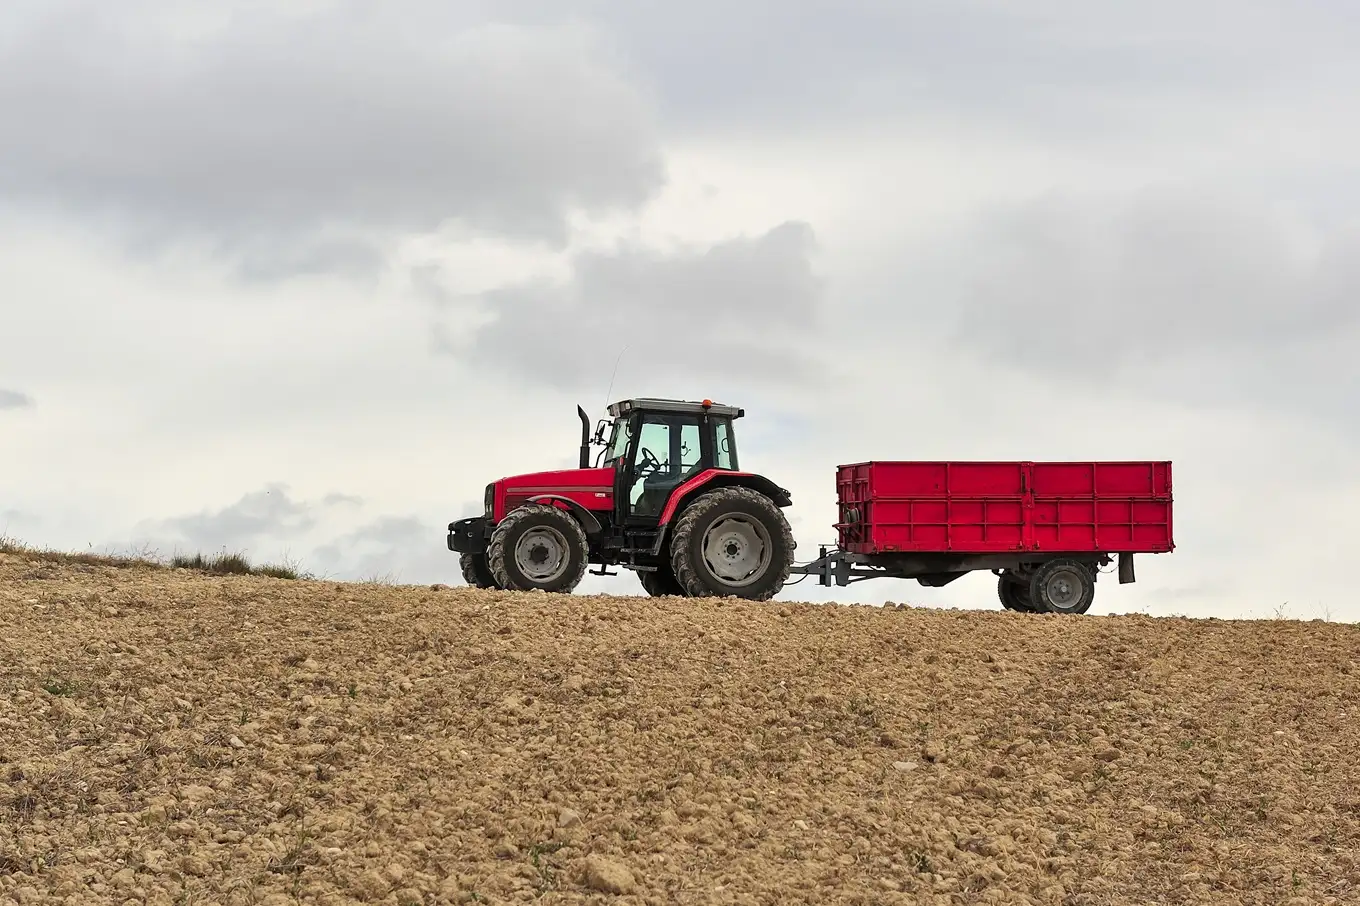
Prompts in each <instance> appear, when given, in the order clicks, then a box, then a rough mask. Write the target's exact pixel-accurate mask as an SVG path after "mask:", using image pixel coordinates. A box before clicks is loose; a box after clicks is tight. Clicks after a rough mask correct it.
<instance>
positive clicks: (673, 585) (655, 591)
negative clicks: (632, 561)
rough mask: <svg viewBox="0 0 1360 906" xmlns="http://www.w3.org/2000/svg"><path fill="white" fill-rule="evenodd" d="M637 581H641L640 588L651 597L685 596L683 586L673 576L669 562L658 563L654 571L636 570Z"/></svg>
mask: <svg viewBox="0 0 1360 906" xmlns="http://www.w3.org/2000/svg"><path fill="white" fill-rule="evenodd" d="M638 581H639V582H641V583H642V590H643V591H645V592H647V594H649V595H651V596H652V597H653V598H664V597H668V596H669V597H676V598H683V597H685V588H684V586H682V585H681V584H680V580H679V579H677V578H675V572H674V571H673V570H672V569H671V565H670V564H669V563H665V562H663V563H661V564H659V565H658V566H657V568H656V571H655V572H651V571H647V572H644V571H642V570H638Z"/></svg>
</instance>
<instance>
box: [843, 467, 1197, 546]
mask: <svg viewBox="0 0 1360 906" xmlns="http://www.w3.org/2000/svg"><path fill="white" fill-rule="evenodd" d="M836 485H837V497H838V500H839V506H840V517H839V521H838V523H837V530H838V532H839V535H840V546H841V549H842V550H846V551H850V552H853V553H859V554H876V553H890V552H906V551H913V552H933V553H959V554H968V553H979V554H980V553H1002V552H1011V551H1035V552H1064V553H1085V552H1108V553H1118V552H1122V551H1127V552H1137V553H1161V552H1166V551H1170V550H1172V549H1173V548H1174V543H1173V540H1172V531H1171V528H1172V519H1171V509H1172V499H1171V463H1169V462H1162V461H1136V462H924V461H874V462H863V463H853V464H850V465H843V466H841V467H840V468H839V469H838V470H837V477H836Z"/></svg>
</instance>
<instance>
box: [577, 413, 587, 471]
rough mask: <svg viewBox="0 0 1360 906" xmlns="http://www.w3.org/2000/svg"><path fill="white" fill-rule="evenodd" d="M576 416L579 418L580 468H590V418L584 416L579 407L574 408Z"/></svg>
mask: <svg viewBox="0 0 1360 906" xmlns="http://www.w3.org/2000/svg"><path fill="white" fill-rule="evenodd" d="M576 414H577V415H579V416H581V468H583V469H589V468H590V416H589V415H586V410H584V409H582V408H581V407H580V406H577V407H576Z"/></svg>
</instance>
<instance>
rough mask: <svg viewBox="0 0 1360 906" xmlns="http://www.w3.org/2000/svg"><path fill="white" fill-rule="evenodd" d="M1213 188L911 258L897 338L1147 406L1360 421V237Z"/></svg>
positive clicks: (1059, 209)
mask: <svg viewBox="0 0 1360 906" xmlns="http://www.w3.org/2000/svg"><path fill="white" fill-rule="evenodd" d="M1281 210H1282V209H1281V208H1280V207H1279V206H1277V205H1276V204H1274V203H1273V200H1271V199H1261V198H1253V197H1250V196H1247V195H1241V194H1234V193H1226V192H1224V193H1219V192H1216V191H1209V190H1207V189H1204V188H1197V189H1189V188H1183V187H1174V188H1166V189H1163V190H1159V191H1156V192H1152V191H1147V192H1141V193H1133V194H1128V195H1112V196H1104V197H1096V196H1091V195H1081V194H1061V195H1058V194H1054V195H1048V196H1044V197H1041V198H1036V199H1034V200H1031V201H1028V202H1025V203H1022V204H1018V205H1016V206H1013V207H1010V208H1008V209H1004V210H999V209H989V210H987V211H985V212H983V213H981V214H979V215H978V216H977V217H976V218H975V219H974V221H973V222H972V224H971V225H970V226H968V227H967V228H964V229H962V230H959V231H957V232H952V233H943V232H942V233H941V234H940V235H939V236H938V237H937V238H936V243H935V245H933V246H932V247H930V248H924V249H921V248H918V249H915V250H913V251H911V252H909V253H907V254H905V255H904V256H903V257H904V259H906V260H907V261H908V262H909V263H907V264H903V265H899V266H898V268H897V269H896V270H895V272H894V273H895V274H896V277H895V280H897V281H898V282H900V284H901V285H910V286H913V287H914V288H915V290H914V293H913V296H914V298H915V301H913V302H911V303H909V304H908V305H906V306H904V307H902V308H901V309H900V311H899V312H898V318H897V320H896V323H897V325H898V327H899V328H901V329H906V328H905V326H904V324H903V321H902V317H903V316H905V317H907V318H909V319H910V322H909V323H910V329H911V330H912V331H914V332H916V333H918V335H920V336H923V337H931V338H933V339H934V340H936V341H938V342H940V343H941V344H944V345H945V346H947V347H952V348H956V349H958V350H959V351H960V354H961V355H967V356H969V357H976V358H979V359H987V360H988V361H990V362H992V363H998V364H1001V365H1003V366H1005V367H1007V368H1012V369H1019V370H1022V371H1025V372H1030V373H1033V374H1035V375H1039V376H1042V377H1045V378H1049V379H1052V380H1054V381H1060V382H1070V381H1080V382H1082V383H1083V384H1086V385H1097V386H1106V387H1109V388H1111V389H1119V390H1120V391H1121V392H1131V393H1135V394H1137V395H1140V396H1142V397H1143V398H1144V399H1150V398H1157V397H1161V398H1164V399H1168V400H1175V401H1178V402H1191V403H1201V404H1213V405H1220V404H1233V405H1237V404H1240V405H1250V406H1262V405H1264V406H1270V407H1278V408H1280V409H1283V410H1287V411H1290V412H1298V411H1307V412H1310V413H1312V414H1314V415H1321V416H1325V417H1328V418H1332V417H1334V416H1335V415H1336V414H1337V412H1338V410H1342V411H1350V412H1355V411H1356V409H1357V408H1360V405H1358V404H1360V398H1357V394H1356V391H1355V389H1354V388H1356V387H1357V386H1360V366H1357V362H1356V358H1355V357H1354V356H1353V355H1352V354H1350V352H1349V351H1348V350H1349V349H1351V348H1353V347H1354V344H1355V343H1356V342H1357V341H1360V306H1357V305H1356V303H1355V300H1356V299H1357V298H1360V233H1356V232H1353V231H1347V230H1345V229H1341V228H1336V227H1334V226H1331V225H1330V224H1328V223H1326V222H1320V221H1316V220H1310V219H1306V218H1303V217H1301V216H1294V215H1286V214H1284V213H1281Z"/></svg>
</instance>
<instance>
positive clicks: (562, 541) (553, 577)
mask: <svg viewBox="0 0 1360 906" xmlns="http://www.w3.org/2000/svg"><path fill="white" fill-rule="evenodd" d="M589 555H590V542H589V541H588V540H587V539H586V533H585V529H583V528H581V523H579V522H577V521H576V518H575V517H574V516H572V515H571V514H570V513H568V512H567V511H566V510H560V509H558V508H557V507H555V506H552V505H551V504H545V503H526V504H524V505H523V506H519V507H516V508H515V509H513V510H511V511H510V512H509V513H508V514H506V517H505V518H504V519H502V520H501V521H500V522H499V523H498V524H497V525H496V528H495V530H494V531H493V532H492V533H491V541H490V542H489V543H488V544H487V547H486V559H487V564H488V566H490V568H491V576H492V578H493V579H495V581H496V585H497V587H499V588H503V589H506V590H509V591H549V592H560V593H562V594H570V593H571V592H572V590H574V589H575V588H576V586H577V585H579V584H580V582H581V579H582V578H584V577H585V574H586V564H587V562H588V559H589Z"/></svg>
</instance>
